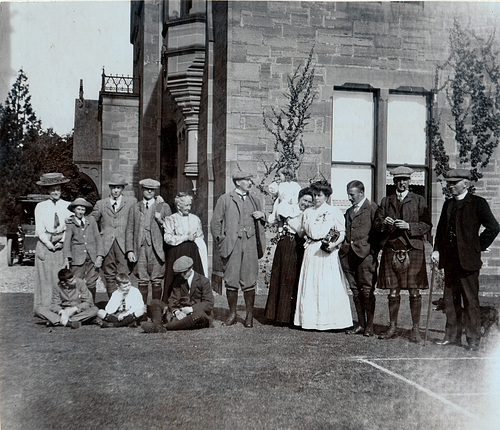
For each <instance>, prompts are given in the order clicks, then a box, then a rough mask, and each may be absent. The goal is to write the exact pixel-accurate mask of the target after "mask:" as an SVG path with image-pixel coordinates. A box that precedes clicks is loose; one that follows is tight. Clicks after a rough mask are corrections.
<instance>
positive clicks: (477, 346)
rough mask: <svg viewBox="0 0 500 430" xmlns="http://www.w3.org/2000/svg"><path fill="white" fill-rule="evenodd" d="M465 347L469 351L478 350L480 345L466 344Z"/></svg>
mask: <svg viewBox="0 0 500 430" xmlns="http://www.w3.org/2000/svg"><path fill="white" fill-rule="evenodd" d="M465 349H466V350H467V351H477V350H478V349H479V345H465Z"/></svg>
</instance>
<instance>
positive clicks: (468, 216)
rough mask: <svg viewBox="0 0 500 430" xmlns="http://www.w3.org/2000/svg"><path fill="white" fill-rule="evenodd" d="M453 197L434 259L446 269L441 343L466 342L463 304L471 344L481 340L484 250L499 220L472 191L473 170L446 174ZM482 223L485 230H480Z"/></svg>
mask: <svg viewBox="0 0 500 430" xmlns="http://www.w3.org/2000/svg"><path fill="white" fill-rule="evenodd" d="M444 177H445V179H446V183H447V186H448V189H449V191H450V193H451V196H452V198H450V199H448V200H446V201H445V203H444V205H443V209H442V211H441V216H440V218H439V222H438V226H437V230H436V240H435V243H434V251H433V253H432V260H433V262H434V263H438V264H439V268H440V269H444V279H445V287H444V305H445V312H446V330H445V337H444V339H443V341H441V342H438V344H439V345H449V344H458V345H460V344H461V343H462V322H461V320H459V318H460V319H461V314H462V304H463V313H464V324H465V335H466V338H467V344H468V348H469V349H472V350H476V349H477V348H478V347H479V343H480V340H481V318H480V310H479V269H480V268H481V265H482V262H481V251H484V250H486V248H487V247H488V246H489V245H491V243H492V242H493V240H494V239H495V237H496V236H497V235H498V232H499V231H500V227H499V225H498V222H497V220H496V219H495V217H494V216H493V214H492V213H491V209H490V207H489V205H488V203H487V202H486V200H485V199H483V198H482V197H479V196H476V195H474V194H471V193H470V192H469V191H468V189H469V181H470V171H468V170H466V169H452V170H449V171H448V172H447V173H445V175H444ZM481 226H483V227H484V230H483V232H482V233H481V234H479V229H480V228H481Z"/></svg>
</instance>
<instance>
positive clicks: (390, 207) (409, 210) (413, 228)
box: [375, 192, 432, 250]
mask: <svg viewBox="0 0 500 430" xmlns="http://www.w3.org/2000/svg"><path fill="white" fill-rule="evenodd" d="M397 200H398V198H397V196H396V194H391V195H390V196H387V197H384V198H383V199H382V202H381V203H380V206H379V208H378V209H377V213H376V215H375V228H376V229H377V230H378V231H379V232H381V233H382V236H381V241H380V247H381V248H383V247H384V246H385V244H386V242H387V239H388V237H389V235H390V234H391V233H392V232H394V231H396V230H398V229H397V228H396V227H394V226H391V225H386V224H384V223H383V221H384V219H385V218H386V217H391V218H394V219H398V218H399V213H398V211H397ZM402 204H403V220H404V221H406V222H407V223H409V224H410V230H406V231H407V233H408V239H409V242H410V245H411V246H412V247H413V248H415V249H422V250H423V249H424V235H426V234H427V233H428V232H429V231H431V228H432V223H431V217H430V214H429V208H428V207H427V203H426V202H425V199H424V198H423V197H422V196H420V195H418V194H415V193H412V192H409V193H408V195H407V196H406V198H405V199H404V200H403V203H402Z"/></svg>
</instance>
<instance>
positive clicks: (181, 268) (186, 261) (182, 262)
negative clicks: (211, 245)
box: [172, 255, 194, 273]
mask: <svg viewBox="0 0 500 430" xmlns="http://www.w3.org/2000/svg"><path fill="white" fill-rule="evenodd" d="M193 264H194V263H193V259H192V258H191V257H188V256H187V255H183V256H182V257H179V258H178V259H177V260H175V261H174V265H173V267H172V269H173V271H174V272H175V273H182V272H187V271H188V270H189V269H191V267H193Z"/></svg>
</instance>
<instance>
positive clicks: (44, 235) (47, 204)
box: [35, 199, 73, 245]
mask: <svg viewBox="0 0 500 430" xmlns="http://www.w3.org/2000/svg"><path fill="white" fill-rule="evenodd" d="M69 204H70V202H67V201H66V200H61V199H60V200H57V201H56V202H55V203H54V201H53V200H51V199H48V200H45V201H43V202H40V203H38V204H37V205H36V207H35V231H36V235H37V236H38V237H39V238H40V240H41V241H42V242H43V243H44V244H45V245H48V244H49V243H51V240H50V235H51V234H57V233H62V232H64V231H65V230H66V219H67V218H68V217H69V216H71V215H73V212H71V211H69V210H68V205H69ZM55 214H57V216H58V218H59V227H57V228H55V227H54V219H55ZM63 240H64V238H63Z"/></svg>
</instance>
